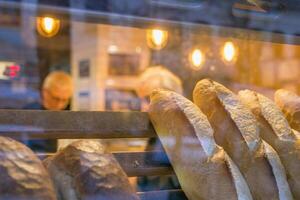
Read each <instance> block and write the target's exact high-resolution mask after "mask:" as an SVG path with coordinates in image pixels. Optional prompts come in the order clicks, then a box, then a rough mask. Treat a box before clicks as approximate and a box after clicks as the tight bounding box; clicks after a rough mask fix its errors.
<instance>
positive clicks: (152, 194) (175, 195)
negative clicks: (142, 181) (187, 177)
mask: <svg viewBox="0 0 300 200" xmlns="http://www.w3.org/2000/svg"><path fill="white" fill-rule="evenodd" d="M138 195H139V196H140V198H141V200H153V199H155V200H170V199H172V200H175V199H176V200H177V199H178V200H179V199H180V200H188V199H187V197H186V196H185V194H184V192H183V191H182V190H159V191H149V192H138Z"/></svg>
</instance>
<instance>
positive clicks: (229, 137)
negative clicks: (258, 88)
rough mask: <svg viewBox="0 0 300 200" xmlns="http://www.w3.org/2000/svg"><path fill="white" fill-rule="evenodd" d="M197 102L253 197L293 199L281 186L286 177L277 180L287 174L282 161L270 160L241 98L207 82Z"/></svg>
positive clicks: (203, 82)
mask: <svg viewBox="0 0 300 200" xmlns="http://www.w3.org/2000/svg"><path fill="white" fill-rule="evenodd" d="M193 99H194V102H195V104H196V105H198V106H199V107H200V109H201V110H203V112H204V114H206V115H207V116H208V119H209V121H210V122H211V124H212V126H213V128H214V129H215V137H216V141H217V143H218V144H219V145H220V146H223V147H224V149H225V150H226V151H227V152H228V153H229V156H231V158H232V159H233V161H234V162H235V163H236V164H237V165H238V167H239V169H240V170H241V172H242V174H243V175H244V177H245V179H246V181H247V183H248V185H249V188H250V191H251V193H252V195H253V198H254V199H293V197H292V195H291V192H290V190H286V187H284V186H281V184H282V183H281V182H280V180H281V179H285V180H286V177H285V176H283V177H275V176H282V175H284V171H283V170H282V169H283V167H282V164H281V162H280V160H276V159H273V160H272V161H271V160H270V157H269V152H270V151H266V149H268V146H266V143H265V142H263V141H262V140H261V139H260V137H259V135H260V127H259V124H258V122H257V121H256V118H255V116H254V115H253V114H252V113H251V111H250V110H249V109H248V108H247V107H246V106H245V105H244V104H242V103H241V101H240V100H239V98H238V97H237V96H236V95H235V94H233V93H232V92H231V91H230V90H228V89H227V88H225V87H224V86H222V85H221V84H219V83H216V82H214V81H211V80H208V79H204V80H201V81H199V82H198V83H197V85H196V87H195V89H194V92H193ZM273 153H275V154H276V152H273ZM278 171H280V172H281V173H278Z"/></svg>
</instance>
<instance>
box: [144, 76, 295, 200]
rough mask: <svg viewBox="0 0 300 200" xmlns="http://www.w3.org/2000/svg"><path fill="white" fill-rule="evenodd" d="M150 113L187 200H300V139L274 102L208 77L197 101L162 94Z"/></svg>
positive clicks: (199, 86) (196, 90) (198, 88)
mask: <svg viewBox="0 0 300 200" xmlns="http://www.w3.org/2000/svg"><path fill="white" fill-rule="evenodd" d="M149 115H150V119H151V121H152V123H153V125H154V128H155V130H156V132H157V134H158V136H159V138H160V140H161V142H162V144H163V147H164V149H165V151H166V153H167V155H168V157H169V159H170V162H171V164H172V166H173V168H174V171H175V173H176V174H177V176H178V179H179V182H180V184H181V186H182V189H183V191H184V192H185V194H186V196H187V197H188V199H190V200H198V199H210V200H211V199H239V200H240V199H243V200H244V199H258V200H262V199H266V200H273V199H274V200H275V199H279V200H288V199H300V193H299V192H300V185H299V180H300V177H299V175H300V142H299V140H298V137H297V136H296V134H295V132H294V131H293V130H292V129H291V128H290V126H289V124H288V122H287V120H286V119H285V117H284V115H283V114H282V112H281V111H280V109H279V108H278V107H277V106H276V105H275V103H273V102H272V101H271V100H270V99H268V98H267V97H265V96H263V95H261V94H258V93H255V92H252V91H249V90H247V91H241V92H240V93H239V95H236V94H234V93H233V92H231V91H230V90H229V89H227V88H226V87H224V86H223V85H221V84H219V83H217V82H214V81H212V80H209V79H204V80H201V81H199V82H198V83H197V85H196V86H195V88H194V92H193V102H191V101H189V100H188V99H186V98H184V97H183V96H181V95H179V94H176V93H174V92H171V91H164V90H156V91H155V92H153V93H152V95H151V104H150V110H149Z"/></svg>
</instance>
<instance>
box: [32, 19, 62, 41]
mask: <svg viewBox="0 0 300 200" xmlns="http://www.w3.org/2000/svg"><path fill="white" fill-rule="evenodd" d="M36 25H37V30H38V32H39V34H40V35H42V36H44V37H53V36H54V35H56V34H57V33H58V31H59V28H60V20H59V19H56V18H53V17H38V18H37V24H36Z"/></svg>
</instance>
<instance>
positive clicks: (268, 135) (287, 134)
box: [239, 90, 300, 199]
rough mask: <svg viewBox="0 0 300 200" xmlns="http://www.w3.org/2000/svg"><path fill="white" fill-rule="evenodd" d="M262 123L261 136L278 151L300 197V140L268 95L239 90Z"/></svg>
mask: <svg viewBox="0 0 300 200" xmlns="http://www.w3.org/2000/svg"><path fill="white" fill-rule="evenodd" d="M239 97H240V99H241V101H242V102H243V103H244V104H245V105H247V106H248V107H249V108H250V109H251V111H252V112H253V113H254V115H255V116H256V119H257V121H258V122H259V123H260V125H261V137H262V138H263V139H264V140H265V141H266V142H268V143H269V144H270V145H271V146H272V147H273V148H274V149H275V150H276V151H277V152H278V155H279V157H280V159H281V161H282V163H283V165H284V167H285V170H286V174H287V177H288V182H289V185H290V188H291V190H292V193H293V195H294V197H295V199H300V140H299V139H297V137H296V135H297V134H294V132H293V130H292V129H291V128H290V126H289V124H288V122H287V120H286V119H285V117H284V115H283V113H282V112H281V111H280V109H279V108H278V107H277V106H276V104H275V103H274V102H272V101H271V100H270V99H268V98H267V97H265V96H263V95H261V94H259V93H256V92H254V91H250V90H243V91H240V92H239Z"/></svg>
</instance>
